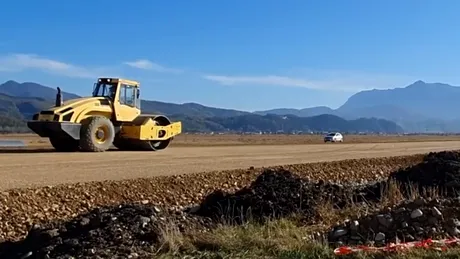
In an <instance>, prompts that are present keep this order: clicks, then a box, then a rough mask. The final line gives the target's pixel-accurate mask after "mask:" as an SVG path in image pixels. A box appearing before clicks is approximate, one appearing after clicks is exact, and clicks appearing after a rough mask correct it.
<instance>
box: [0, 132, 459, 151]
mask: <svg viewBox="0 0 460 259" xmlns="http://www.w3.org/2000/svg"><path fill="white" fill-rule="evenodd" d="M6 139H14V140H16V139H17V140H22V141H24V142H25V143H26V144H27V145H28V146H30V147H43V148H51V145H50V143H49V141H48V139H47V138H40V137H38V136H36V135H33V134H4V135H2V134H0V140H6ZM344 140H345V142H346V143H395V142H428V141H460V135H439V136H438V135H344ZM321 143H323V136H322V135H236V134H234V135H219V134H215V135H199V134H181V135H179V136H177V137H175V138H174V141H173V142H172V144H171V147H184V146H187V147H188V146H192V147H199V146H235V145H296V144H297V145H304V144H321Z"/></svg>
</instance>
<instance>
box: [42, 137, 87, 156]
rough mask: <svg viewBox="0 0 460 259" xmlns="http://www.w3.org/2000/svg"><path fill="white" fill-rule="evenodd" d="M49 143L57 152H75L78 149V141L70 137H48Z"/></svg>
mask: <svg viewBox="0 0 460 259" xmlns="http://www.w3.org/2000/svg"><path fill="white" fill-rule="evenodd" d="M49 140H50V143H51V145H52V146H53V148H54V149H55V150H56V151H57V152H76V151H78V149H79V148H80V145H79V143H78V140H75V139H73V138H71V137H67V136H65V137H54V136H53V137H49Z"/></svg>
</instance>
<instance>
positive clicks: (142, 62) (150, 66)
mask: <svg viewBox="0 0 460 259" xmlns="http://www.w3.org/2000/svg"><path fill="white" fill-rule="evenodd" d="M124 64H125V65H128V66H130V67H134V68H139V69H144V70H151V71H156V72H161V73H180V72H182V71H181V70H180V69H174V68H167V67H164V66H162V65H159V64H157V63H153V62H152V61H150V60H147V59H138V60H135V61H128V62H124Z"/></svg>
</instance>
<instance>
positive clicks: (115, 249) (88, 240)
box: [0, 204, 211, 259]
mask: <svg viewBox="0 0 460 259" xmlns="http://www.w3.org/2000/svg"><path fill="white" fill-rule="evenodd" d="M209 227H211V222H210V221H209V220H208V219H206V218H196V217H195V218H194V217H191V216H189V215H187V214H184V213H181V212H180V211H163V210H162V209H160V208H159V207H156V206H152V205H142V204H135V205H129V204H127V205H119V206H116V207H103V208H98V209H95V210H93V211H91V212H89V213H87V214H84V215H80V216H78V217H76V218H74V219H72V220H70V221H67V222H64V221H60V222H51V223H48V224H45V225H35V226H33V228H32V229H31V230H30V231H29V233H28V235H27V237H26V238H25V239H24V240H22V241H20V242H16V243H13V242H5V243H2V244H0V258H11V259H14V258H101V257H102V258H138V257H141V258H145V257H146V256H152V254H154V253H155V252H156V249H158V244H161V243H162V240H165V239H167V238H168V236H167V234H166V236H165V235H163V233H165V232H164V231H167V230H175V229H176V230H177V231H180V232H185V231H187V230H190V229H196V228H200V229H203V228H204V229H206V228H209Z"/></svg>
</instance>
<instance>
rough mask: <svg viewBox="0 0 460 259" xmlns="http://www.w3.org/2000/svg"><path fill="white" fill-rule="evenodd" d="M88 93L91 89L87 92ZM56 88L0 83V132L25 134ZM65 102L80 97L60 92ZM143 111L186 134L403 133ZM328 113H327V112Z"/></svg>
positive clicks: (389, 128)
mask: <svg viewBox="0 0 460 259" xmlns="http://www.w3.org/2000/svg"><path fill="white" fill-rule="evenodd" d="M88 90H90V89H88ZM88 92H90V91H88ZM56 93H57V91H56V89H54V88H51V87H48V86H43V85H40V84H37V83H33V82H24V83H18V82H16V81H12V80H10V81H7V82H5V83H3V84H0V132H18V131H19V132H27V131H28V129H27V127H26V125H25V121H26V120H28V119H31V118H32V116H33V114H35V113H37V112H39V111H40V110H43V109H46V108H48V107H50V106H52V105H54V99H55V97H56ZM62 94H63V98H64V100H68V99H72V98H78V97H80V96H78V95H76V94H73V93H69V92H65V91H63V92H62ZM141 107H142V112H143V113H150V114H165V115H167V116H168V117H170V118H171V119H172V120H176V121H177V120H180V121H182V122H183V129H184V131H186V132H272V133H273V132H280V131H281V132H299V131H300V132H328V131H341V132H373V133H376V132H380V133H402V132H403V131H404V130H403V128H402V127H400V126H399V125H397V124H396V123H394V122H392V121H389V120H385V119H378V118H359V117H356V118H352V119H344V118H341V117H340V116H338V115H335V114H328V112H325V113H321V112H317V114H315V115H313V116H304V115H305V114H302V116H297V115H296V114H294V115H293V114H290V113H286V115H285V114H282V115H279V114H256V113H251V112H248V111H239V110H232V109H221V108H214V107H208V106H204V105H201V104H197V103H184V104H174V103H167V102H159V101H149V100H142V102H141ZM327 111H328V110H327Z"/></svg>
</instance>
